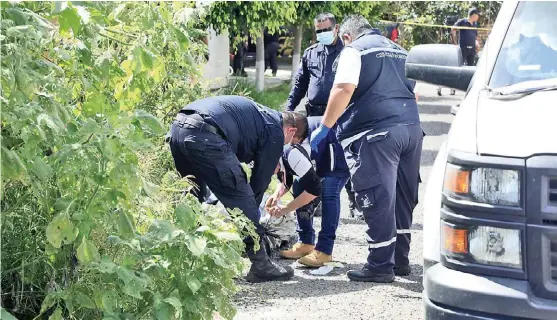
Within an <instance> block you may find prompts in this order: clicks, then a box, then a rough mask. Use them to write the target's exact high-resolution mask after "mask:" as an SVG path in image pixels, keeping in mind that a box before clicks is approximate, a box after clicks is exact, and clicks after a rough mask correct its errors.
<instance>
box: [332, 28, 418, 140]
mask: <svg viewBox="0 0 557 320" xmlns="http://www.w3.org/2000/svg"><path fill="white" fill-rule="evenodd" d="M347 47H351V48H354V49H356V50H358V51H359V52H360V55H361V59H362V65H361V70H360V79H359V84H358V86H357V87H356V90H355V91H354V94H353V95H352V98H351V99H350V103H349V104H348V107H347V108H346V110H345V111H344V113H343V114H342V115H341V116H340V118H339V119H338V121H337V137H338V139H339V141H340V142H341V143H344V142H343V140H344V139H347V138H351V137H354V136H356V135H358V134H360V133H361V134H363V133H364V132H367V131H369V130H377V129H382V128H387V127H391V126H398V125H409V124H419V123H420V116H419V113H418V105H417V103H416V97H415V95H414V87H415V85H416V82H415V81H412V80H409V79H408V78H406V73H405V63H406V56H407V52H406V51H405V50H404V49H403V48H402V47H400V46H399V45H397V44H396V43H394V42H392V41H391V40H389V39H387V38H385V37H383V36H381V35H377V34H375V32H374V31H373V30H370V31H368V32H366V33H364V34H363V35H361V36H359V37H358V38H357V39H356V40H354V41H353V42H352V43H350V44H349V45H348V46H347ZM336 67H337V66H336V64H335V70H336Z"/></svg>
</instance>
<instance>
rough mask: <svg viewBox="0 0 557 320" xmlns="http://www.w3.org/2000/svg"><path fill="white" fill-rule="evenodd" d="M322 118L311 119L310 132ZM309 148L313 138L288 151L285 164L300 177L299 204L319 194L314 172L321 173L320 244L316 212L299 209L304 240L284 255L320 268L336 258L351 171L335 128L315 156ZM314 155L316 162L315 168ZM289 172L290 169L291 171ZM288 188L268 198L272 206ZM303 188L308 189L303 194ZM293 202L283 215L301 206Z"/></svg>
mask: <svg viewBox="0 0 557 320" xmlns="http://www.w3.org/2000/svg"><path fill="white" fill-rule="evenodd" d="M321 118H322V117H308V118H307V121H308V135H309V134H311V132H312V131H313V130H315V129H317V128H318V127H319V125H320V124H321ZM306 148H307V149H308V150H309V140H306V141H304V142H303V145H295V146H293V147H292V148H291V149H289V150H287V152H285V155H283V158H282V161H281V166H284V167H286V168H289V169H290V171H292V172H293V173H292V174H295V175H296V176H298V177H300V179H299V184H298V186H297V187H296V188H295V189H294V196H296V197H297V198H296V200H294V201H298V202H299V204H302V203H304V202H305V203H308V202H306V201H310V197H309V195H310V194H315V192H311V189H316V186H315V185H314V183H315V182H314V181H315V178H314V177H315V176H314V173H315V172H316V174H317V176H319V180H317V181H318V182H320V191H321V201H322V203H323V206H322V210H323V211H322V218H321V231H319V235H318V238H317V243H315V230H314V228H313V215H312V214H309V215H308V214H307V213H306V211H304V210H298V211H296V217H297V220H298V234H299V238H300V242H299V243H297V244H295V245H294V246H293V247H292V248H290V249H288V250H285V251H281V252H280V255H281V257H282V258H285V259H299V260H298V262H299V263H300V264H303V265H305V266H307V267H314V268H318V267H321V266H323V264H324V263H327V262H331V261H333V258H332V254H333V246H334V242H335V239H336V230H337V228H338V223H339V219H340V192H341V191H342V188H343V187H344V186H345V185H346V181H347V180H348V177H349V174H350V173H349V171H348V166H347V165H346V161H345V159H344V153H343V151H342V146H341V145H340V144H339V143H338V141H337V139H336V136H335V132H334V130H331V131H329V133H328V135H327V136H326V137H325V138H324V139H323V140H321V142H320V143H319V145H318V149H317V150H316V151H313V150H312V151H311V156H309V155H308V150H306ZM310 158H311V160H313V161H315V171H314V169H313V166H312V163H311V161H310ZM285 171H286V172H288V171H289V170H288V169H287V170H285ZM292 174H291V175H292ZM286 180H288V179H286ZM295 186H296V185H295ZM286 190H287V187H284V186H281V187H280V188H277V190H276V192H275V194H274V195H273V196H271V197H270V198H269V199H268V200H267V201H268V203H267V204H268V206H271V207H272V206H273V205H274V204H276V202H277V201H278V199H280V197H281V196H282V195H283V194H284V193H286ZM304 190H306V191H304ZM302 191H304V192H303V193H302ZM304 194H307V195H306V196H305V197H306V201H304V202H302V201H299V200H298V199H300V197H301V196H302V195H304ZM298 195H300V196H298ZM294 201H293V202H294ZM293 202H291V203H290V204H289V205H288V206H287V207H286V208H284V209H283V210H278V211H276V212H275V213H276V214H279V215H282V214H286V213H288V212H292V210H291V209H292V208H294V207H299V206H298V205H296V206H293V205H292V203H293ZM289 207H290V208H289Z"/></svg>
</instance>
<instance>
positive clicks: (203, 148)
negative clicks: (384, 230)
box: [169, 96, 307, 282]
mask: <svg viewBox="0 0 557 320" xmlns="http://www.w3.org/2000/svg"><path fill="white" fill-rule="evenodd" d="M170 131H171V132H170V141H169V144H170V151H171V153H172V157H173V158H174V164H175V166H176V169H177V170H178V172H179V173H180V175H181V176H182V177H186V176H193V177H194V178H193V179H192V180H193V183H194V185H196V186H198V191H197V192H194V195H196V196H197V197H198V199H199V201H200V202H204V201H205V200H206V199H207V197H206V194H205V193H206V190H207V187H208V188H209V189H210V190H211V192H213V193H214V195H215V196H216V197H217V199H218V200H219V201H220V202H221V203H222V204H223V205H224V206H225V207H226V208H229V209H234V208H239V209H240V210H242V212H243V214H244V215H245V216H247V217H248V218H249V219H250V220H251V221H252V222H253V223H254V225H255V228H256V232H257V233H258V234H259V235H260V249H259V250H257V251H255V243H254V240H253V239H252V238H251V237H249V238H247V239H245V243H246V252H247V255H248V257H249V259H250V260H251V262H252V265H251V268H250V271H249V273H248V275H247V277H246V279H247V280H248V281H250V282H261V281H271V280H288V279H290V278H292V276H293V275H294V270H293V269H292V268H290V267H285V268H283V267H281V266H279V265H277V264H276V263H275V262H274V261H273V260H272V259H270V257H269V256H268V254H267V252H266V250H265V245H264V244H263V243H262V242H261V241H262V239H263V235H264V229H263V227H262V226H261V225H260V224H259V220H260V218H261V217H260V213H259V204H260V203H261V201H262V198H263V194H264V193H265V191H266V190H267V187H268V186H269V183H270V182H271V178H272V176H273V173H274V171H275V168H276V165H277V163H278V161H279V158H280V157H281V154H282V152H283V147H284V145H285V144H292V143H298V142H300V141H302V140H304V139H305V138H306V137H307V120H306V117H305V116H304V115H302V114H300V113H295V112H282V113H281V112H278V111H275V110H272V109H269V108H267V107H264V106H261V105H259V104H257V103H256V102H254V101H253V100H250V99H248V98H245V97H239V96H215V97H210V98H205V99H200V100H197V101H194V102H192V103H190V104H189V105H187V106H185V107H183V108H182V110H180V112H179V113H178V115H177V116H176V120H175V121H174V122H173V123H172V126H171V130H170ZM252 161H253V162H254V165H253V169H252V174H251V177H250V180H249V182H248V179H247V176H246V173H245V172H244V170H243V168H242V166H241V163H250V162H252Z"/></svg>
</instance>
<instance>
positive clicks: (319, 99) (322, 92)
mask: <svg viewBox="0 0 557 320" xmlns="http://www.w3.org/2000/svg"><path fill="white" fill-rule="evenodd" d="M314 25H315V34H316V36H317V42H318V43H316V44H314V45H312V46H310V47H309V48H307V49H306V51H304V55H303V56H302V61H301V63H300V67H299V68H298V72H297V73H296V77H295V81H294V86H293V87H292V90H291V91H290V95H289V96H288V100H287V102H286V110H288V111H294V109H296V107H297V106H298V104H300V102H301V101H302V99H303V98H304V97H307V103H306V106H305V109H306V114H307V116H308V117H309V116H322V115H323V113H324V112H325V109H326V108H327V101H328V100H329V93H330V92H331V88H332V87H333V81H334V79H335V74H334V72H333V63H334V61H335V60H336V59H337V57H338V56H339V54H340V52H341V51H342V48H343V45H342V41H340V39H339V37H338V24H337V21H336V19H335V16H334V15H332V14H331V13H321V14H319V15H317V17H315V19H314ZM346 193H347V194H348V199H349V200H350V215H351V216H352V217H356V216H359V217H362V215H361V214H358V212H357V211H358V210H357V208H356V205H355V201H354V192H353V191H352V188H351V183H350V180H348V182H347V184H346Z"/></svg>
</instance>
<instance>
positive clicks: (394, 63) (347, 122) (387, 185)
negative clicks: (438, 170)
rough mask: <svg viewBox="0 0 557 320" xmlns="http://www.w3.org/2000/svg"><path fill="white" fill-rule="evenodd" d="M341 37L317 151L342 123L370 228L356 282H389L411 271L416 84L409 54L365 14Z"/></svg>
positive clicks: (418, 146) (418, 138)
mask: <svg viewBox="0 0 557 320" xmlns="http://www.w3.org/2000/svg"><path fill="white" fill-rule="evenodd" d="M340 34H341V36H342V40H343V41H344V45H345V47H344V50H343V51H342V53H341V54H340V56H339V60H338V65H337V66H336V68H335V69H336V75H335V82H334V86H333V89H332V90H331V95H330V97H329V102H328V105H327V110H326V111H325V115H324V116H323V119H322V120H321V126H320V127H319V128H317V129H316V130H314V131H313V132H312V134H311V139H310V145H311V148H312V150H318V145H319V143H320V142H321V141H322V140H323V139H324V138H325V137H327V135H328V132H329V131H330V130H331V128H332V127H333V126H334V125H335V123H336V124H337V129H336V130H337V137H338V140H339V142H340V144H341V145H342V147H343V148H344V156H345V159H346V163H347V165H348V168H349V170H350V178H351V180H352V188H353V190H354V191H355V193H356V204H357V205H358V207H359V208H360V209H361V210H362V211H363V214H364V218H365V221H366V223H367V225H368V228H369V229H368V231H367V241H368V246H369V255H368V258H367V263H366V264H365V265H364V267H363V269H362V270H352V271H349V272H348V274H347V275H348V278H349V279H350V280H353V281H372V282H392V281H393V280H394V277H395V274H397V275H408V274H410V272H411V270H410V266H409V261H408V252H409V250H410V227H411V225H412V213H413V210H414V207H415V206H416V204H417V200H418V184H419V180H420V179H419V169H420V155H421V151H422V140H423V131H422V128H421V125H420V117H419V113H418V106H417V103H416V97H415V95H414V86H415V82H413V81H410V80H408V79H407V78H406V76H405V69H404V68H405V62H406V56H407V52H406V51H405V50H404V49H402V48H401V47H400V46H398V45H397V44H396V43H394V42H392V41H390V40H388V39H387V38H385V37H383V36H381V35H376V34H374V33H373V31H372V30H371V26H370V24H369V22H368V21H367V20H366V19H365V18H364V17H362V16H359V15H355V16H349V17H347V18H346V19H345V20H344V21H343V23H342V25H341V27H340Z"/></svg>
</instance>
